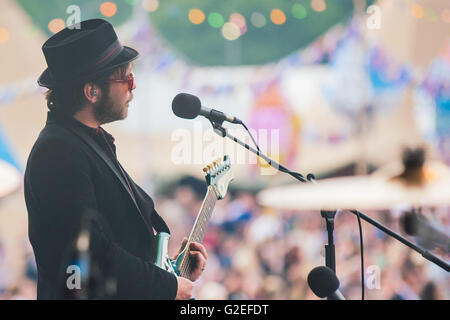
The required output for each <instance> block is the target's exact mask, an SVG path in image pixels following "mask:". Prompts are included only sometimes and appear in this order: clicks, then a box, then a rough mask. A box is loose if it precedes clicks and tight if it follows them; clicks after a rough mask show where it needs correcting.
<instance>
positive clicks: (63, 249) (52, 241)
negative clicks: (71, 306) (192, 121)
mask: <svg viewBox="0 0 450 320" xmlns="http://www.w3.org/2000/svg"><path fill="white" fill-rule="evenodd" d="M83 127H84V128H83ZM73 129H77V130H81V131H84V132H86V129H87V127H86V126H84V125H83V124H81V123H80V122H78V121H76V120H75V119H74V118H72V117H68V116H65V115H63V114H60V113H58V112H56V111H50V112H49V113H48V118H47V123H46V125H45V127H44V129H43V130H42V131H41V133H40V135H39V138H38V139H37V141H36V142H35V144H34V146H33V149H32V151H31V153H30V156H29V158H28V162H27V167H26V172H25V201H26V205H27V209H28V223H29V225H28V234H29V238H30V242H31V245H32V246H33V250H34V254H35V257H36V263H37V269H38V290H37V291H38V292H37V294H38V295H37V297H38V299H60V298H62V296H61V286H62V285H64V279H62V278H61V275H64V271H65V270H66V268H67V267H68V265H67V264H68V260H67V256H68V252H69V251H70V250H71V247H72V246H73V242H74V239H76V238H77V236H78V234H79V230H80V224H81V220H82V217H83V214H84V213H86V212H88V211H89V212H96V213H99V214H98V215H97V216H98V219H95V221H96V222H95V225H94V227H92V228H91V238H90V255H91V260H92V262H94V263H95V264H96V266H97V267H98V268H99V270H100V271H101V273H102V276H103V277H104V278H108V279H114V281H115V290H114V291H113V292H114V294H113V295H110V296H99V297H94V298H100V299H103V298H105V299H106V298H108V299H109V298H112V299H174V298H175V296H176V292H177V280H176V277H175V276H174V275H172V274H170V273H169V272H166V271H164V270H162V269H160V268H158V267H156V266H154V265H153V264H152V263H151V262H150V259H151V256H152V250H153V249H152V240H153V237H154V235H153V229H152V227H154V228H155V229H156V230H158V231H166V232H169V229H168V227H167V225H166V224H165V223H164V221H163V220H162V218H161V217H160V216H159V215H158V214H157V213H156V211H155V209H154V203H153V201H152V199H151V198H150V197H149V196H148V195H147V194H146V193H145V191H143V190H142V189H141V188H140V187H139V186H138V185H137V184H135V183H134V182H133V180H132V179H131V178H130V177H129V176H128V174H126V172H125V171H124V172H120V173H121V175H122V177H123V174H125V175H126V177H127V178H128V182H129V184H130V185H131V189H132V190H130V189H129V187H128V188H127V187H126V186H125V184H124V183H123V181H124V180H122V181H121V180H120V179H119V178H118V176H117V172H119V171H116V173H114V170H112V169H111V166H108V164H107V162H106V161H105V160H104V158H102V157H101V156H100V155H99V153H98V152H96V151H95V150H94V149H93V148H92V147H91V146H89V144H88V143H86V141H85V139H83V138H81V137H80V136H79V135H77V134H76V133H74V132H73V131H72V130H73ZM93 141H95V140H93ZM109 156H111V154H110V155H109ZM110 158H111V159H113V157H110ZM114 165H116V169H117V168H118V167H119V166H120V165H119V164H118V162H115V163H114ZM125 181H126V179H125ZM128 182H127V185H128ZM75 290H76V289H75Z"/></svg>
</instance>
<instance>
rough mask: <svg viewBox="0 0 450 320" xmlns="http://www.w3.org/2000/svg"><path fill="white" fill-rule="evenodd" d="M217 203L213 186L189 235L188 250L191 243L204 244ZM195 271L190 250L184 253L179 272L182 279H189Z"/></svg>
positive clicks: (209, 189) (210, 187) (207, 193)
mask: <svg viewBox="0 0 450 320" xmlns="http://www.w3.org/2000/svg"><path fill="white" fill-rule="evenodd" d="M216 201H217V195H216V192H215V191H214V188H213V187H212V186H209V187H208V191H207V192H206V196H205V199H203V203H202V206H201V207H200V211H199V213H198V215H197V219H195V223H194V226H193V227H192V230H191V234H190V235H189V238H188V242H187V244H186V248H189V246H190V244H191V242H199V243H202V242H203V237H204V236H205V231H206V228H207V227H208V223H209V220H210V219H211V214H212V212H213V209H214V206H215V204H216ZM192 269H193V261H192V259H191V257H190V255H189V250H186V252H185V253H184V257H183V260H182V261H181V263H180V266H179V271H180V275H181V276H182V277H185V278H188V277H189V275H190V274H191V271H192Z"/></svg>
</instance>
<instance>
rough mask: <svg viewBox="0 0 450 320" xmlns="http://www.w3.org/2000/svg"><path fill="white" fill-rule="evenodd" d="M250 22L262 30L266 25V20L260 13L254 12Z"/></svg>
mask: <svg viewBox="0 0 450 320" xmlns="http://www.w3.org/2000/svg"><path fill="white" fill-rule="evenodd" d="M250 21H251V23H252V25H254V26H255V27H256V28H262V27H264V26H265V25H266V18H265V17H264V15H263V14H262V13H259V12H253V13H252V15H251V17H250Z"/></svg>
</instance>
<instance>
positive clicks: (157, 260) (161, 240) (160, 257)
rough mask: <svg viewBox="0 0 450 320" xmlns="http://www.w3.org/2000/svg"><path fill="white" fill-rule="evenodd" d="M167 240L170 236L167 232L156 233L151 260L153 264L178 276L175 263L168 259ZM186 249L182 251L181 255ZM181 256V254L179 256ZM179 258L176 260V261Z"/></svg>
mask: <svg viewBox="0 0 450 320" xmlns="http://www.w3.org/2000/svg"><path fill="white" fill-rule="evenodd" d="M169 239H170V234H168V233H167V232H158V233H157V234H156V236H155V244H154V250H153V252H154V253H155V256H154V258H153V263H154V264H155V265H156V266H158V267H160V268H161V269H164V270H166V271H168V272H170V273H173V274H174V275H176V276H179V275H180V272H179V271H178V268H177V266H176V263H175V262H174V261H173V260H171V259H170V258H169ZM185 251H186V249H184V250H183V254H184V252H185ZM180 256H181V254H180ZM178 260H179V258H178V259H177V261H178Z"/></svg>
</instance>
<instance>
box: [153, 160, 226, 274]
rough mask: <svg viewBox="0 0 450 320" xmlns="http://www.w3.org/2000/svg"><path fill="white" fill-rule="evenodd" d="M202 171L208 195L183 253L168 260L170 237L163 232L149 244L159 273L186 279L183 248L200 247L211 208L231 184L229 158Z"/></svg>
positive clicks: (187, 260) (189, 264)
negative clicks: (171, 274) (196, 245)
mask: <svg viewBox="0 0 450 320" xmlns="http://www.w3.org/2000/svg"><path fill="white" fill-rule="evenodd" d="M203 171H204V172H205V173H206V177H205V178H206V183H207V184H208V191H207V192H206V196H205V199H204V200H203V203H202V206H201V208H200V211H199V213H198V215H197V218H196V220H195V223H194V226H193V227H192V230H191V233H190V235H189V238H188V241H187V243H186V246H185V247H184V249H183V251H182V252H181V253H180V254H179V255H178V257H177V259H176V260H175V261H173V260H171V259H170V258H169V250H168V247H169V239H170V234H168V233H166V232H158V233H157V234H156V236H155V243H154V244H153V252H154V256H153V260H152V262H153V263H154V264H155V265H156V266H158V267H160V268H161V269H164V270H166V271H168V272H170V273H173V274H175V275H176V276H181V277H184V278H189V275H190V274H191V272H192V268H193V266H192V260H191V258H190V255H189V254H186V253H188V250H187V248H189V247H190V245H191V242H198V243H202V241H203V236H204V234H205V231H206V227H207V226H208V222H209V219H210V218H211V214H212V211H213V209H214V205H215V203H216V201H217V200H218V199H219V200H220V199H223V198H224V197H225V195H226V192H227V190H228V184H229V183H230V182H231V180H233V177H232V173H231V165H230V158H229V156H227V155H226V156H224V157H223V159H222V160H216V161H215V162H213V163H212V164H210V165H208V166H207V167H206V168H204V169H203Z"/></svg>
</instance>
